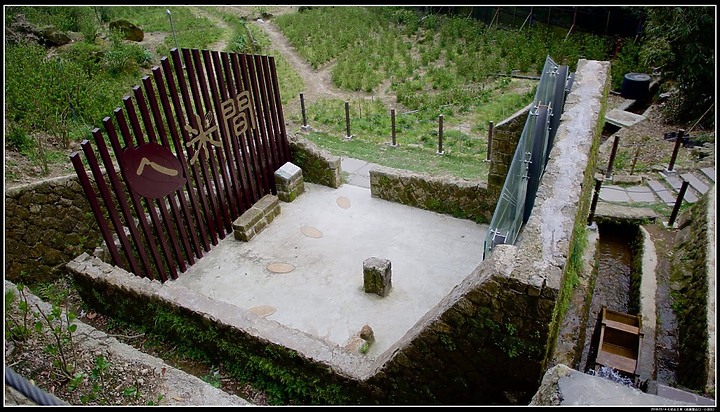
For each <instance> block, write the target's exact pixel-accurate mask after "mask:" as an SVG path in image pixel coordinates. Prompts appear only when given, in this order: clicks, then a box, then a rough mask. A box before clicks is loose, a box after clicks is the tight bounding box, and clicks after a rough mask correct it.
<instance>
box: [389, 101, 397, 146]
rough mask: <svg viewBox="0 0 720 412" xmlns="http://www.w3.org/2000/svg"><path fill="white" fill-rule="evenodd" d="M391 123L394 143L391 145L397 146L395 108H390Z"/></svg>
mask: <svg viewBox="0 0 720 412" xmlns="http://www.w3.org/2000/svg"><path fill="white" fill-rule="evenodd" d="M390 124H391V125H392V143H391V144H390V146H392V147H397V143H396V142H395V108H392V109H390Z"/></svg>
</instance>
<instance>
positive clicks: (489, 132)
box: [485, 122, 494, 160]
mask: <svg viewBox="0 0 720 412" xmlns="http://www.w3.org/2000/svg"><path fill="white" fill-rule="evenodd" d="M493 127H494V123H493V122H490V123H488V148H487V158H486V159H485V160H490V155H491V153H492V141H493Z"/></svg>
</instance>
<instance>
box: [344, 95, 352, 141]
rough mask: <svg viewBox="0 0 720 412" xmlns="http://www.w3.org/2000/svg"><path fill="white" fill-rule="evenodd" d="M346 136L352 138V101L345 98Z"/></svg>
mask: <svg viewBox="0 0 720 412" xmlns="http://www.w3.org/2000/svg"><path fill="white" fill-rule="evenodd" d="M345 133H346V135H345V138H346V139H348V140H350V139H352V135H351V134H350V102H349V101H347V100H345Z"/></svg>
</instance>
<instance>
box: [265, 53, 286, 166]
mask: <svg viewBox="0 0 720 412" xmlns="http://www.w3.org/2000/svg"><path fill="white" fill-rule="evenodd" d="M260 60H261V62H262V68H263V84H264V85H265V91H266V100H265V101H266V102H267V104H266V106H267V107H268V108H269V109H270V124H271V125H272V135H270V149H271V150H272V152H273V156H272V159H273V168H272V169H273V176H274V173H275V172H274V171H275V170H278V169H279V168H280V166H282V165H283V164H282V163H281V159H282V146H281V145H280V141H279V140H280V139H279V137H280V126H279V125H278V118H277V112H276V110H275V92H274V90H273V83H272V78H271V77H270V63H269V62H268V56H261V58H260Z"/></svg>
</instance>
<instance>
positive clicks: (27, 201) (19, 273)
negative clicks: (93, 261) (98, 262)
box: [5, 175, 102, 285]
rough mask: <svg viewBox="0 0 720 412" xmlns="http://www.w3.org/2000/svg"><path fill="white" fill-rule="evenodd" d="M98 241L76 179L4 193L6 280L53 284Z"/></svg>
mask: <svg viewBox="0 0 720 412" xmlns="http://www.w3.org/2000/svg"><path fill="white" fill-rule="evenodd" d="M100 243H102V236H101V234H100V231H99V230H98V228H97V224H96V223H95V217H94V216H93V214H92V210H91V209H90V204H89V202H88V201H87V198H86V197H85V193H84V192H83V189H82V187H81V186H80V183H79V182H78V179H77V176H76V175H72V176H65V177H60V178H54V179H48V180H44V181H42V182H39V183H35V184H31V185H25V186H19V187H16V188H11V189H8V190H6V191H5V278H6V279H8V280H11V281H13V282H15V283H25V284H28V285H29V284H35V283H40V282H47V281H52V280H53V278H54V277H55V276H56V275H57V271H58V270H62V269H64V265H65V263H67V262H68V261H69V260H71V259H73V258H74V257H76V256H77V255H79V254H80V253H82V252H84V251H85V252H92V251H93V249H94V248H95V247H96V246H98V245H99V244H100Z"/></svg>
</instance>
